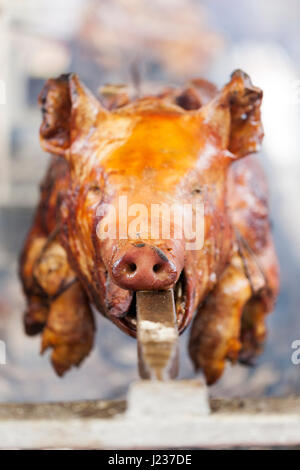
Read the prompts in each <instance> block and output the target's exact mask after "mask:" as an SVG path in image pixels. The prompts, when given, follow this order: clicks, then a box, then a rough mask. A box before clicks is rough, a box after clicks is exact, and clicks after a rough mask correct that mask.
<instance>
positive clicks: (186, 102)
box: [20, 70, 278, 383]
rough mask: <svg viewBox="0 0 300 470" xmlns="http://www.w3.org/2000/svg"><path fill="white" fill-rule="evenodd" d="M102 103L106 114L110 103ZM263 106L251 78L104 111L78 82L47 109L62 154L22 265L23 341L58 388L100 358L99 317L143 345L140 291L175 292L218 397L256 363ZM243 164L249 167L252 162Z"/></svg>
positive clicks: (261, 281) (264, 248)
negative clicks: (227, 374)
mask: <svg viewBox="0 0 300 470" xmlns="http://www.w3.org/2000/svg"><path fill="white" fill-rule="evenodd" d="M102 101H103V100H102ZM261 101H262V92H261V90H260V89H259V88H256V87H254V86H253V85H252V83H251V81H250V79H249V77H248V76H247V75H246V74H245V73H244V72H242V71H239V70H238V71H235V72H234V73H233V74H232V76H231V79H230V81H229V83H228V84H227V85H225V86H224V87H223V89H221V90H220V91H218V90H217V89H216V88H215V87H214V86H213V85H212V84H210V83H208V82H206V81H204V80H200V79H199V80H194V81H192V82H190V83H189V84H188V85H187V86H186V87H184V88H183V89H180V90H178V89H172V88H168V89H166V90H164V91H163V92H162V93H161V94H159V95H157V96H145V97H143V98H133V99H130V98H129V97H127V98H126V99H124V96H123V95H122V100H119V99H118V96H117V91H116V97H115V99H112V98H111V96H110V103H109V105H108V106H105V105H104V104H101V101H100V100H99V99H97V98H96V97H95V96H94V95H92V93H91V92H90V91H89V90H88V89H87V88H86V87H85V86H84V85H83V84H82V83H81V82H80V81H79V79H78V77H77V76H76V75H73V74H72V75H66V76H61V77H60V78H58V79H51V80H48V82H47V83H46V85H45V87H44V89H43V91H42V93H41V95H40V105H41V108H42V112H43V122H42V125H41V129H40V139H41V145H42V147H43V149H44V150H45V151H47V152H50V153H51V154H53V157H52V160H51V163H50V168H49V170H48V173H47V175H46V177H45V179H44V182H43V184H42V187H41V200H40V204H39V207H38V209H37V212H36V216H35V220H34V223H33V225H32V228H31V230H30V233H29V235H28V237H27V240H26V243H25V247H24V250H23V253H22V257H21V267H20V271H21V278H22V282H23V286H24V291H25V294H26V296H27V300H28V308H27V311H26V314H25V327H26V331H27V332H28V333H29V334H35V333H37V332H42V335H43V340H42V350H45V349H47V348H48V347H51V348H53V353H52V362H53V365H54V367H55V369H56V371H57V372H58V373H59V374H63V373H64V372H65V371H66V370H67V369H68V368H69V367H71V366H72V365H78V364H79V363H80V362H81V360H82V359H83V358H84V357H85V356H86V355H87V354H88V353H89V351H90V349H91V348H92V344H93V335H94V322H93V317H92V312H91V310H90V304H93V305H94V306H95V307H96V308H97V309H98V310H99V311H100V312H101V313H102V314H103V315H105V316H106V317H108V318H109V319H110V320H111V321H113V322H114V323H115V324H116V325H117V326H118V327H119V328H121V329H122V330H123V331H124V332H126V333H128V334H129V335H131V336H136V300H135V298H136V291H149V290H150V291H161V290H167V289H173V291H174V298H175V306H176V319H177V327H178V331H179V333H182V332H183V331H184V329H185V328H186V327H187V326H188V325H189V323H190V322H191V320H192V319H194V320H193V325H192V328H191V339H190V347H189V349H190V355H191V358H192V360H193V362H194V364H195V368H196V369H202V370H203V371H204V373H205V375H206V378H207V381H208V383H213V382H215V381H216V380H217V379H218V378H219V377H220V375H221V374H222V371H223V369H224V364H225V361H226V359H229V360H231V361H233V362H234V361H237V360H240V361H243V362H249V361H251V360H252V358H253V357H254V356H255V355H256V354H257V353H258V352H259V351H260V349H261V346H262V343H263V341H264V338H265V316H266V314H267V313H268V312H269V311H270V310H271V309H272V308H273V305H274V301H275V299H276V295H277V290H278V269H277V261H276V256H275V253H274V248H273V243H272V238H271V234H270V226H269V219H268V206H267V191H266V185H265V181H264V177H263V174H262V171H261V168H260V166H259V164H258V163H257V161H256V160H255V158H254V157H253V156H247V155H249V154H251V153H253V152H256V151H257V150H258V149H259V146H260V143H261V140H262V137H263V130H262V125H261V119H260V105H261ZM244 157H245V158H244Z"/></svg>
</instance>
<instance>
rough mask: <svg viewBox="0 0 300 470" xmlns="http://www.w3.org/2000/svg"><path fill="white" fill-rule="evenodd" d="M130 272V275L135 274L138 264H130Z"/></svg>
mask: <svg viewBox="0 0 300 470" xmlns="http://www.w3.org/2000/svg"><path fill="white" fill-rule="evenodd" d="M128 271H129V272H130V273H134V272H135V271H136V264H135V263H130V264H129V265H128Z"/></svg>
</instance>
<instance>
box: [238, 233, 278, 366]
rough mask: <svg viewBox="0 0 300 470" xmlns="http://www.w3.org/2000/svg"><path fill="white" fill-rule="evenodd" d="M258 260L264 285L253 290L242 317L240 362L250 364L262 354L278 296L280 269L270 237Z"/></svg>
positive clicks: (258, 255)
mask: <svg viewBox="0 0 300 470" xmlns="http://www.w3.org/2000/svg"><path fill="white" fill-rule="evenodd" d="M256 260H257V263H258V264H259V266H260V268H261V271H262V273H263V276H264V285H263V286H262V288H261V289H259V290H255V289H253V295H252V297H251V299H250V300H249V301H248V302H247V303H246V305H245V307H244V311H243V315H242V328H241V342H242V348H241V351H240V354H239V361H240V362H242V363H248V364H251V362H252V360H253V358H254V357H255V356H257V355H258V354H259V353H260V352H261V349H262V345H263V343H264V340H265V337H266V326H265V319H266V315H267V314H268V313H269V312H271V311H272V310H273V308H274V305H275V301H276V298H277V295H278V288H279V281H278V279H279V275H278V267H277V262H276V256H275V250H274V245H273V242H272V239H271V236H270V235H268V238H267V243H266V246H265V249H264V252H263V253H262V254H257V255H256Z"/></svg>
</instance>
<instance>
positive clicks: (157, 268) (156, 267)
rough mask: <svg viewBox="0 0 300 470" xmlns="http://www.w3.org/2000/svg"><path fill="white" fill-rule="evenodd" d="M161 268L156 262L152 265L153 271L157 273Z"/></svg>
mask: <svg viewBox="0 0 300 470" xmlns="http://www.w3.org/2000/svg"><path fill="white" fill-rule="evenodd" d="M161 268H162V265H161V264H158V263H157V264H155V265H154V266H153V271H154V272H155V273H158V272H159V271H160V270H161Z"/></svg>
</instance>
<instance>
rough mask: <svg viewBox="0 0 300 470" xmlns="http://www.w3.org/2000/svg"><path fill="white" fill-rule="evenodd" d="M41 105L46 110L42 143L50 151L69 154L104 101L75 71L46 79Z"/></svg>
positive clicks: (43, 111)
mask: <svg viewBox="0 0 300 470" xmlns="http://www.w3.org/2000/svg"><path fill="white" fill-rule="evenodd" d="M39 105H40V107H41V109H42V113H43V121H42V124H41V127H40V140H41V145H42V147H43V149H44V150H46V151H47V152H50V153H53V154H55V155H60V156H65V157H66V156H67V155H68V154H69V149H70V146H71V144H72V142H73V141H74V140H76V139H77V138H80V137H82V136H84V135H86V134H87V133H88V131H89V130H90V128H91V126H93V125H94V123H95V121H96V118H97V116H98V115H99V114H100V113H103V114H106V113H107V111H105V110H104V109H103V108H102V106H101V104H100V102H99V101H98V100H97V99H96V98H95V97H94V96H93V94H92V93H91V92H90V91H89V90H88V89H87V88H86V87H85V86H84V85H83V84H82V83H80V81H79V79H78V77H77V76H76V75H74V74H70V75H61V76H60V77H59V78H57V79H50V80H48V81H47V82H46V84H45V86H44V88H43V90H42V92H41V94H40V96H39Z"/></svg>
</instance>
